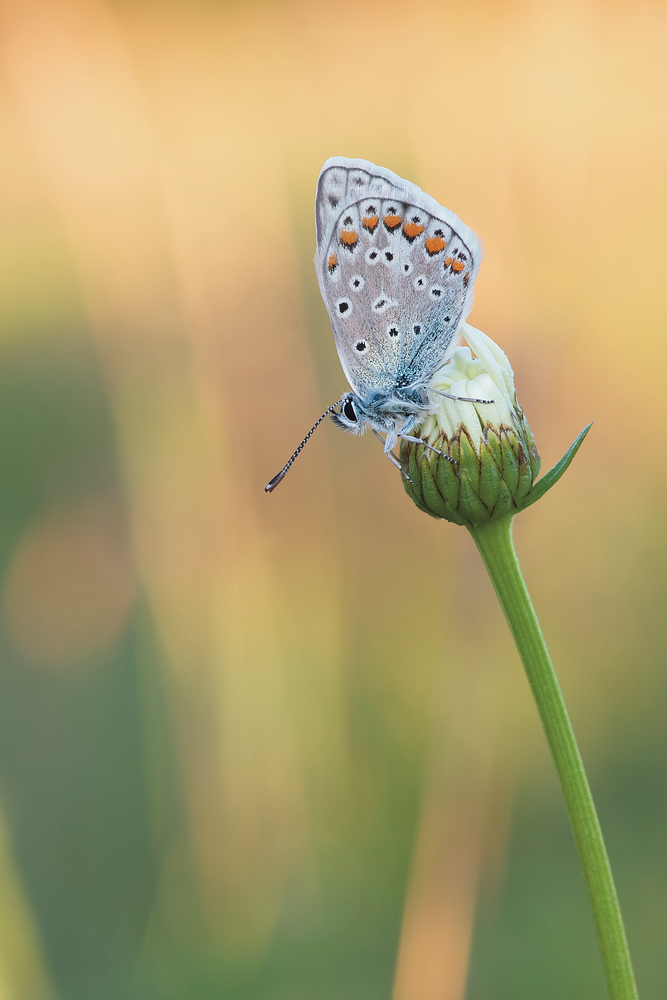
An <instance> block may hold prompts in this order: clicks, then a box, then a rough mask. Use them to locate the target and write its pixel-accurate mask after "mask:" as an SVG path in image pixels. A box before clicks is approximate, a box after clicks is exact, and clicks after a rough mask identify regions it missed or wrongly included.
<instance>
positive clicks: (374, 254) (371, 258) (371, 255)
mask: <svg viewBox="0 0 667 1000" xmlns="http://www.w3.org/2000/svg"><path fill="white" fill-rule="evenodd" d="M379 259H380V254H379V253H378V251H377V250H375V248H374V247H371V248H370V250H367V251H366V262H367V263H368V264H376V263H377V262H378V260H379Z"/></svg>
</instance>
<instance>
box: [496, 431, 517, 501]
mask: <svg viewBox="0 0 667 1000" xmlns="http://www.w3.org/2000/svg"><path fill="white" fill-rule="evenodd" d="M515 440H516V439H515ZM500 447H501V449H502V453H503V465H502V469H503V479H504V480H505V482H506V483H507V486H508V488H509V491H510V493H511V494H512V496H514V494H515V493H516V490H517V486H518V485H519V461H518V459H517V456H516V454H515V453H514V449H513V448H512V443H511V442H510V437H509V434H508V433H507V431H506V430H505V428H504V427H501V429H500ZM516 447H517V448H518V447H520V446H519V444H518V442H517V443H516Z"/></svg>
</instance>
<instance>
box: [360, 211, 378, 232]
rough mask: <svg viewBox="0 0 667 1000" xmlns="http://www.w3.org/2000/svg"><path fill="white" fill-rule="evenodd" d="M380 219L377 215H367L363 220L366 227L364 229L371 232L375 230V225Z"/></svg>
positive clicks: (362, 222)
mask: <svg viewBox="0 0 667 1000" xmlns="http://www.w3.org/2000/svg"><path fill="white" fill-rule="evenodd" d="M379 221H380V220H379V218H378V217H377V215H368V216H366V218H365V219H362V220H361V224H362V226H363V227H364V229H367V230H368V232H369V233H372V232H374V231H375V227H376V226H377V224H378V222H379Z"/></svg>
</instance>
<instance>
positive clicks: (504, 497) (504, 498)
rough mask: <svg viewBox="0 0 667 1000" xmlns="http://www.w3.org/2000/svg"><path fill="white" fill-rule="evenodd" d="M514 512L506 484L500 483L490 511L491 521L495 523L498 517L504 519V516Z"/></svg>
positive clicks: (513, 505)
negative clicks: (493, 505)
mask: <svg viewBox="0 0 667 1000" xmlns="http://www.w3.org/2000/svg"><path fill="white" fill-rule="evenodd" d="M515 512H516V510H515V504H514V501H513V500H512V494H511V493H510V491H509V490H508V488H507V483H501V484H500V488H499V490H498V499H497V500H496V505H495V507H494V508H493V510H492V511H491V520H493V521H495V520H496V519H497V518H499V517H504V516H505V514H513V513H515Z"/></svg>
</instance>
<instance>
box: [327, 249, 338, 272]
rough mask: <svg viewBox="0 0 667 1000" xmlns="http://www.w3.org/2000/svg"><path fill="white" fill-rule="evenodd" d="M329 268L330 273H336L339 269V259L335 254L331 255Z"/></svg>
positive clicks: (328, 263)
mask: <svg viewBox="0 0 667 1000" xmlns="http://www.w3.org/2000/svg"><path fill="white" fill-rule="evenodd" d="M327 267H328V268H329V273H331V272H332V271H335V270H336V268H337V267H338V257H337V255H336V254H335V253H330V254H329V259H328V261H327Z"/></svg>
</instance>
